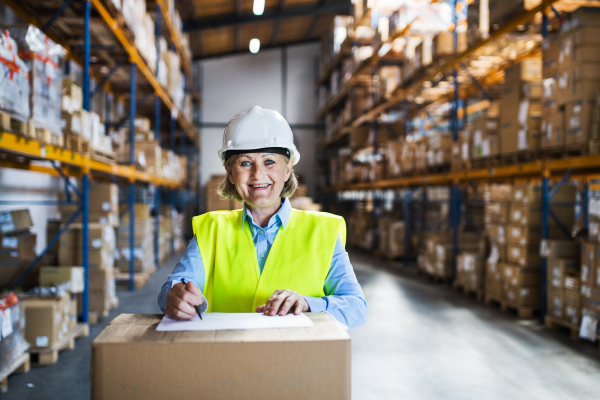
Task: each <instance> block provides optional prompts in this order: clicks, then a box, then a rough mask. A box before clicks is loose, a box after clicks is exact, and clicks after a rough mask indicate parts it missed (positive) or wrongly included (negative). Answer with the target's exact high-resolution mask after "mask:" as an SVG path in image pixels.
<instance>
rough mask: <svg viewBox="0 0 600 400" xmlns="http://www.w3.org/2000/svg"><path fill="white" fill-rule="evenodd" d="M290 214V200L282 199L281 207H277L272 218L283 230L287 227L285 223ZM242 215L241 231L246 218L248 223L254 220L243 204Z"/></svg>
mask: <svg viewBox="0 0 600 400" xmlns="http://www.w3.org/2000/svg"><path fill="white" fill-rule="evenodd" d="M291 214H292V205H291V203H290V200H289V199H288V198H284V199H282V200H281V207H279V210H278V211H277V213H276V214H275V215H274V217H275V218H277V220H278V221H279V223H281V227H282V228H283V229H285V227H286V226H287V223H288V221H289V220H290V215H291ZM242 215H243V218H242V230H244V223H245V222H246V219H247V218H250V221H252V222H254V218H252V213H251V212H250V210H249V209H248V207H246V203H244V212H243V213H242ZM271 218H273V217H271ZM269 222H270V221H269Z"/></svg>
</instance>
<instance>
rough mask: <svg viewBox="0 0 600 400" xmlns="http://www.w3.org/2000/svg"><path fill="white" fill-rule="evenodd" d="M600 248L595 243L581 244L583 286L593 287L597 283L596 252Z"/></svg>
mask: <svg viewBox="0 0 600 400" xmlns="http://www.w3.org/2000/svg"><path fill="white" fill-rule="evenodd" d="M599 248H600V247H599V246H597V245H596V244H595V243H591V242H583V243H582V244H581V284H582V285H584V284H585V285H592V284H593V283H594V282H596V257H597V256H596V251H598V249H599Z"/></svg>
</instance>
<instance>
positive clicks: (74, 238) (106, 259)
mask: <svg viewBox="0 0 600 400" xmlns="http://www.w3.org/2000/svg"><path fill="white" fill-rule="evenodd" d="M82 228H83V226H82V224H79V223H76V224H71V225H70V226H69V227H68V229H67V230H66V231H65V232H64V233H63V234H62V235H61V237H60V240H59V242H58V265H59V266H67V267H68V266H73V265H83V250H82V243H83V237H82ZM114 254H115V230H114V227H112V226H111V225H103V224H98V223H90V224H89V225H88V263H89V264H88V265H89V267H90V268H91V269H102V270H106V269H112V268H113V265H114Z"/></svg>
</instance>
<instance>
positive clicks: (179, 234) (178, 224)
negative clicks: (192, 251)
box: [171, 210, 185, 251]
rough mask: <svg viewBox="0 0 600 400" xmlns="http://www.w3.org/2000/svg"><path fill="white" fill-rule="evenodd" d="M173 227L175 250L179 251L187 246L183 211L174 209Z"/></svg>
mask: <svg viewBox="0 0 600 400" xmlns="http://www.w3.org/2000/svg"><path fill="white" fill-rule="evenodd" d="M171 215H172V217H171V227H172V233H173V251H179V250H181V249H183V248H184V247H185V241H184V238H183V236H184V234H183V232H184V230H183V213H180V212H178V211H177V210H173V212H172V213H171Z"/></svg>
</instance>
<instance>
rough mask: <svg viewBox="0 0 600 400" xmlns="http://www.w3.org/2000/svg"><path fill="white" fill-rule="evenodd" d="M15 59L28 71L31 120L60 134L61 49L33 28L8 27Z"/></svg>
mask: <svg viewBox="0 0 600 400" xmlns="http://www.w3.org/2000/svg"><path fill="white" fill-rule="evenodd" d="M9 32H10V34H11V35H12V36H13V37H14V38H15V40H16V42H17V44H18V47H19V53H18V54H19V57H21V59H23V61H25V62H26V63H27V65H28V66H29V69H30V85H31V93H30V95H31V97H30V106H31V118H32V120H33V121H34V122H35V123H36V124H38V125H39V127H41V128H46V129H49V130H51V131H52V132H55V133H61V120H60V114H61V106H62V75H63V74H62V69H61V67H60V60H61V58H62V57H64V55H65V49H64V48H63V47H62V46H60V45H58V44H56V43H54V42H53V41H52V40H50V39H49V38H48V36H46V35H45V34H44V33H43V32H42V31H40V30H39V29H38V28H36V27H35V26H33V25H29V26H25V27H15V28H9Z"/></svg>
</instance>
